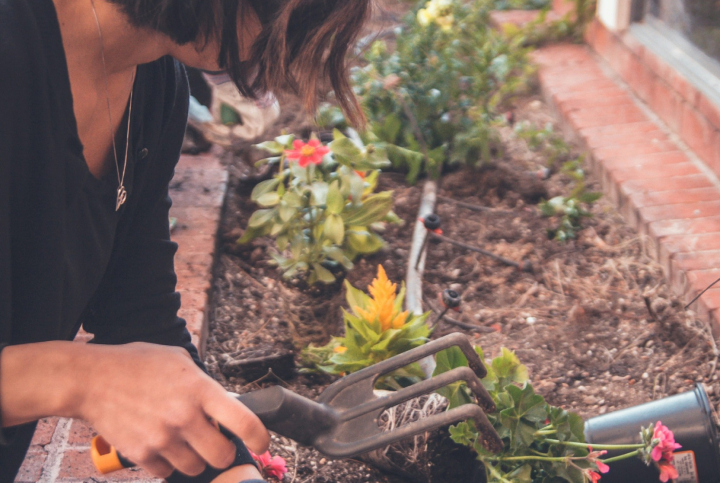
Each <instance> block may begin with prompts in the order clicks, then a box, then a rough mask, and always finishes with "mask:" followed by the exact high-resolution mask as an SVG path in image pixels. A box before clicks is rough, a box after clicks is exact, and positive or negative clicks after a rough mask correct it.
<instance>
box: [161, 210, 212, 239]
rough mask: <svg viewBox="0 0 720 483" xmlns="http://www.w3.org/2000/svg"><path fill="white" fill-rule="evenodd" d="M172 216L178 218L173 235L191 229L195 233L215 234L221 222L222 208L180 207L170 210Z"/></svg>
mask: <svg viewBox="0 0 720 483" xmlns="http://www.w3.org/2000/svg"><path fill="white" fill-rule="evenodd" d="M170 216H174V217H175V218H176V219H177V224H176V226H175V230H174V231H173V233H172V235H173V236H177V235H178V234H180V233H182V232H186V231H191V232H192V233H193V234H194V235H195V234H199V235H213V236H214V235H215V234H216V233H217V229H218V224H219V223H220V210H208V209H207V208H196V207H179V208H174V207H173V209H172V210H170Z"/></svg>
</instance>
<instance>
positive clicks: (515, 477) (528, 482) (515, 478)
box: [506, 464, 532, 483]
mask: <svg viewBox="0 0 720 483" xmlns="http://www.w3.org/2000/svg"><path fill="white" fill-rule="evenodd" d="M506 478H508V479H509V480H510V481H511V482H512V483H532V466H530V465H527V464H526V465H522V466H521V467H520V468H518V469H516V470H515V471H512V472H510V473H508V474H507V476H506Z"/></svg>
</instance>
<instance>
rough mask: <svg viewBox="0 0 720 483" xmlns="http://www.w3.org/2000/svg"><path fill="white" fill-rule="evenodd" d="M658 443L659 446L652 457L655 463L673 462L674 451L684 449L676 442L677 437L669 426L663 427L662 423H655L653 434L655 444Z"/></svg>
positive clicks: (653, 451) (654, 448)
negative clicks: (662, 461)
mask: <svg viewBox="0 0 720 483" xmlns="http://www.w3.org/2000/svg"><path fill="white" fill-rule="evenodd" d="M656 440H657V441H658V443H657V445H656V446H655V447H653V449H652V452H651V453H650V456H652V459H654V460H655V461H660V460H661V459H664V460H666V461H672V459H673V451H675V450H676V449H680V448H682V446H680V445H679V444H677V443H676V442H675V435H674V434H673V432H672V431H670V430H669V429H668V427H667V426H663V425H662V423H661V422H660V421H658V422H657V423H655V431H654V432H653V442H655V441H656Z"/></svg>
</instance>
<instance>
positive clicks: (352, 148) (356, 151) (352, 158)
mask: <svg viewBox="0 0 720 483" xmlns="http://www.w3.org/2000/svg"><path fill="white" fill-rule="evenodd" d="M336 132H339V131H337V130H336ZM340 136H342V137H336V138H335V140H334V141H333V142H331V143H330V144H329V145H328V146H329V147H330V151H332V153H333V154H334V155H335V159H336V160H337V161H338V162H339V163H341V164H343V162H345V163H353V162H358V161H360V160H361V159H362V156H363V153H362V151H361V150H360V148H358V147H357V146H356V145H355V143H354V142H352V140H351V139H350V138H346V137H345V136H343V135H342V134H340Z"/></svg>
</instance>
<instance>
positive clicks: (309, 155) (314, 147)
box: [285, 139, 330, 168]
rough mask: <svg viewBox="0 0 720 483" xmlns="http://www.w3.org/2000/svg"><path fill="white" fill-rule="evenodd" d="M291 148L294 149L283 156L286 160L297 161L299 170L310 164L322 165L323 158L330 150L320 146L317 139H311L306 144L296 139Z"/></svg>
mask: <svg viewBox="0 0 720 483" xmlns="http://www.w3.org/2000/svg"><path fill="white" fill-rule="evenodd" d="M293 148H295V149H291V150H286V151H285V154H286V155H287V157H288V159H297V160H298V164H299V165H300V167H301V168H304V167H306V166H307V165H308V164H310V163H312V164H320V163H322V158H323V156H325V155H326V154H327V153H329V152H330V148H328V147H327V146H323V145H322V144H320V141H318V140H317V139H311V140H310V141H308V142H307V143H304V142H302V141H300V140H299V139H296V140H295V141H293Z"/></svg>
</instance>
